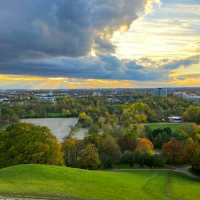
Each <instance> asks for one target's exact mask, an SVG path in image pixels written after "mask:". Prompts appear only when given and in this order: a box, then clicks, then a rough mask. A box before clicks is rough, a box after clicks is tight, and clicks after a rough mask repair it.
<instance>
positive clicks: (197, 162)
mask: <svg viewBox="0 0 200 200" xmlns="http://www.w3.org/2000/svg"><path fill="white" fill-rule="evenodd" d="M191 164H192V169H193V170H194V171H196V172H200V145H199V144H198V143H196V144H195V146H194V151H193V154H192V155H191Z"/></svg>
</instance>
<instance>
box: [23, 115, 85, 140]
mask: <svg viewBox="0 0 200 200" xmlns="http://www.w3.org/2000/svg"><path fill="white" fill-rule="evenodd" d="M21 122H25V123H31V124H34V125H38V126H46V127H48V128H49V129H50V130H51V132H52V133H53V134H54V135H55V136H56V137H57V138H58V139H59V140H63V138H64V137H66V136H68V135H69V134H70V132H71V129H72V128H73V127H74V126H75V125H76V124H77V123H78V118H33V119H21ZM86 133H87V129H82V128H81V129H79V130H77V131H75V132H74V137H76V138H77V139H83V138H84V137H85V135H86Z"/></svg>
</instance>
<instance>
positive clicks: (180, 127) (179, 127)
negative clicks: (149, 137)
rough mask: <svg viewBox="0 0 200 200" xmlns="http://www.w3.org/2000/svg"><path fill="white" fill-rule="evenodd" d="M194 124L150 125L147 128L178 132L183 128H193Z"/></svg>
mask: <svg viewBox="0 0 200 200" xmlns="http://www.w3.org/2000/svg"><path fill="white" fill-rule="evenodd" d="M193 125H194V123H148V124H145V126H148V127H149V128H151V129H152V130H154V129H157V128H167V127H169V128H171V129H172V130H173V131H178V130H180V129H182V128H189V127H192V126H193Z"/></svg>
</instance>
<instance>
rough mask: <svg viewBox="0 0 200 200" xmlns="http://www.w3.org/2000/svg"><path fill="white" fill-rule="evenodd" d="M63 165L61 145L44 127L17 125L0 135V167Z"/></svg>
mask: <svg viewBox="0 0 200 200" xmlns="http://www.w3.org/2000/svg"><path fill="white" fill-rule="evenodd" d="M32 163H33V164H34V163H36V164H37V163H38V164H52V165H61V164H63V155H62V152H61V145H60V144H59V143H58V141H57V139H56V137H54V136H53V135H52V134H51V132H50V130H49V129H48V128H46V127H40V126H34V125H32V124H26V123H18V124H15V125H11V126H9V127H8V128H7V129H6V130H5V131H2V132H1V133H0V167H7V166H11V165H17V164H32Z"/></svg>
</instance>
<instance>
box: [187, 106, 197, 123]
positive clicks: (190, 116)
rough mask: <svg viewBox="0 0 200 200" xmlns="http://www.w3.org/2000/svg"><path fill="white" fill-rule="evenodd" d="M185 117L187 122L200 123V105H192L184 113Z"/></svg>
mask: <svg viewBox="0 0 200 200" xmlns="http://www.w3.org/2000/svg"><path fill="white" fill-rule="evenodd" d="M183 118H184V120H185V121H187V122H195V123H197V124H200V105H191V106H189V108H188V109H186V111H185V112H184V114H183Z"/></svg>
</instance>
